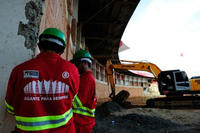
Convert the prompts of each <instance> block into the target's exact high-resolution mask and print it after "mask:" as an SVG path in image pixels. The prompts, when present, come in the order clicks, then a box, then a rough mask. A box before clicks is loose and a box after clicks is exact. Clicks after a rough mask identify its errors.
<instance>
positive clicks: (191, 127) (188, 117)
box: [94, 100, 200, 133]
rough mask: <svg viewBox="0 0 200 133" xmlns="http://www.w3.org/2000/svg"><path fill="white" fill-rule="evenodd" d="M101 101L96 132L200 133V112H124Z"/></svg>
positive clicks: (118, 106) (160, 110)
mask: <svg viewBox="0 0 200 133" xmlns="http://www.w3.org/2000/svg"><path fill="white" fill-rule="evenodd" d="M99 102H101V104H99V105H98V107H97V109H96V125H95V127H94V133H200V109H158V108H142V107H134V108H131V109H124V108H123V107H121V106H120V105H118V104H117V103H114V102H111V101H108V102H105V100H104V101H103V102H102V101H99ZM138 102H139V100H138ZM142 102H143V101H142ZM142 102H140V103H142Z"/></svg>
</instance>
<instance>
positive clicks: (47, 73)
mask: <svg viewBox="0 0 200 133" xmlns="http://www.w3.org/2000/svg"><path fill="white" fill-rule="evenodd" d="M38 47H39V49H40V52H41V53H40V54H39V55H37V57H36V58H33V59H31V60H28V61H26V62H24V63H22V64H20V65H18V66H16V67H15V68H14V69H13V70H12V73H11V75H10V79H9V82H8V88H7V94H6V98H5V104H6V107H7V111H8V112H9V113H11V114H13V115H14V116H15V119H16V128H17V129H16V130H17V133H29V132H33V133H75V126H74V123H73V117H72V116H73V111H72V100H73V98H74V96H75V94H77V92H78V88H79V73H78V69H77V68H76V66H75V65H74V64H72V63H70V62H69V61H66V60H64V59H62V58H61V56H60V55H61V54H62V53H63V51H64V49H65V47H66V41H65V35H64V33H63V32H62V31H60V30H59V29H57V28H47V29H46V30H44V32H43V33H42V34H41V35H40V36H39V43H38Z"/></svg>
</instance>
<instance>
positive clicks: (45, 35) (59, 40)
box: [39, 28, 66, 48]
mask: <svg viewBox="0 0 200 133" xmlns="http://www.w3.org/2000/svg"><path fill="white" fill-rule="evenodd" d="M39 41H40V42H41V41H48V42H52V43H54V44H57V45H59V46H61V47H63V48H65V47H66V40H65V34H64V33H63V32H62V31H61V30H59V29H57V28H47V29H45V30H44V31H43V32H42V34H41V35H40V36H39Z"/></svg>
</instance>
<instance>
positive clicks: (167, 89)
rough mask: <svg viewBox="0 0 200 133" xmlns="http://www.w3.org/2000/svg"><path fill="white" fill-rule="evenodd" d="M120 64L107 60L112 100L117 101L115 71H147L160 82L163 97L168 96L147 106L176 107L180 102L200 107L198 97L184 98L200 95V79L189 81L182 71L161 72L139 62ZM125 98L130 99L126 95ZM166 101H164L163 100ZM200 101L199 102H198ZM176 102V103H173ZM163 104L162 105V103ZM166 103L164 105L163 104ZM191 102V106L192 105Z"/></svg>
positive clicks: (151, 64)
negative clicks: (187, 102) (194, 103)
mask: <svg viewBox="0 0 200 133" xmlns="http://www.w3.org/2000/svg"><path fill="white" fill-rule="evenodd" d="M120 62H121V63H120V64H112V62H111V60H107V64H106V74H107V77H108V82H109V84H110V87H111V93H110V96H109V97H110V98H111V99H112V100H113V99H116V94H115V80H114V70H116V69H118V70H139V71H146V72H150V73H152V74H153V75H154V77H155V80H156V81H157V82H158V88H159V92H160V94H161V95H166V96H167V97H166V98H165V99H164V98H157V99H156V98H155V99H150V100H148V101H147V104H148V105H150V106H155V104H157V105H159V106H160V105H162V106H165V104H166V103H167V104H168V105H169V104H170V105H172V103H176V105H177V104H178V105H180V104H183V103H180V101H184V100H186V101H188V100H189V101H190V102H193V101H196V103H198V105H200V102H199V101H200V100H199V97H198V96H190V97H189V96H187V97H186V96H184V95H185V94H191V95H192V94H195V95H196V94H199V93H200V77H194V78H191V79H188V76H187V74H186V73H185V71H180V70H168V71H161V69H160V68H159V67H158V66H157V65H155V64H153V63H149V62H138V61H125V60H121V61H120ZM124 97H126V98H127V97H128V94H127V95H124ZM163 99H164V100H163ZM198 100H199V101H198ZM172 101H175V102H172ZM161 102H162V103H161ZM163 102H164V103H163ZM190 102H189V105H191V103H190Z"/></svg>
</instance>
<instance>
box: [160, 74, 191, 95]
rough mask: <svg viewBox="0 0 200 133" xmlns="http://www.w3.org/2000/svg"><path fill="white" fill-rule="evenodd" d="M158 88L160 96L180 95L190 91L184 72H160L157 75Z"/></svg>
mask: <svg viewBox="0 0 200 133" xmlns="http://www.w3.org/2000/svg"><path fill="white" fill-rule="evenodd" d="M158 87H159V91H160V94H161V95H182V94H184V93H185V92H187V91H190V81H189V79H188V77H187V74H186V73H185V71H180V70H170V71H161V72H160V73H159V75H158Z"/></svg>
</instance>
